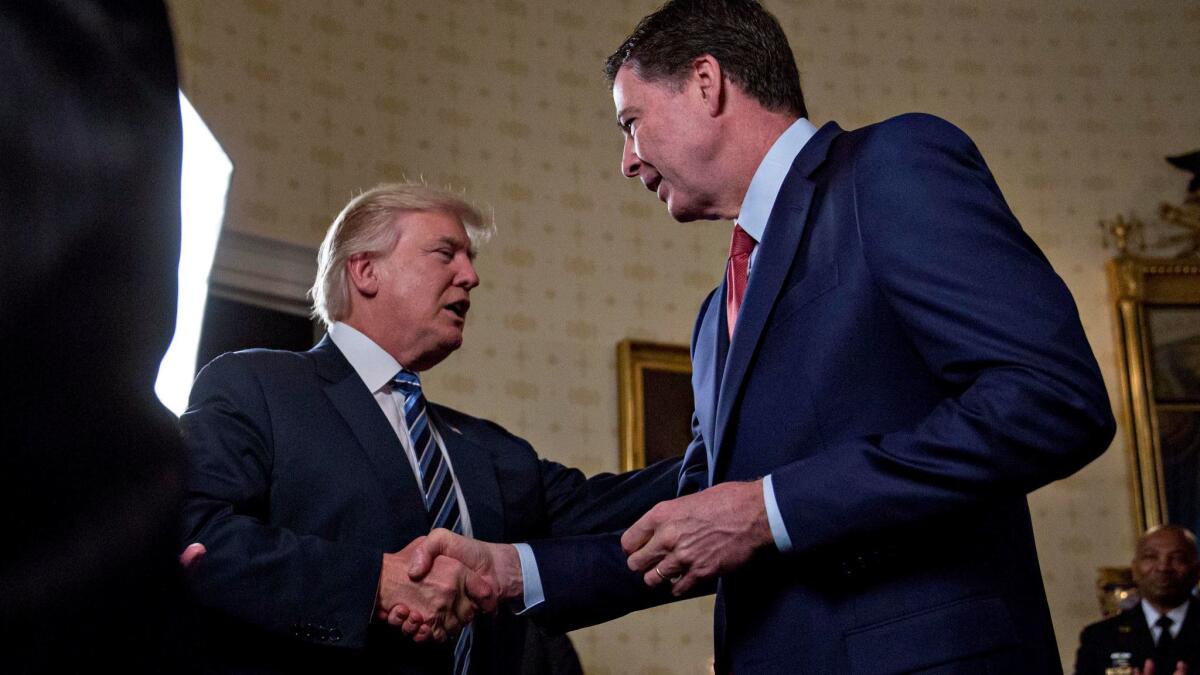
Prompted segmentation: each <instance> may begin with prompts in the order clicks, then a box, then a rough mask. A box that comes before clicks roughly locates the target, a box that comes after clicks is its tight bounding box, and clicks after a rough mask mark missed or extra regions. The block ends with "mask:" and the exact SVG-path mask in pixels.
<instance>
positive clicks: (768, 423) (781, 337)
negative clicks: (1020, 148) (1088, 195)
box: [418, 0, 1114, 675]
mask: <svg viewBox="0 0 1200 675" xmlns="http://www.w3.org/2000/svg"><path fill="white" fill-rule="evenodd" d="M608 75H609V77H610V78H611V81H612V85H613V98H614V101H615V104H616V112H617V121H618V123H619V124H620V126H621V130H622V132H623V133H624V138H625V145H624V151H623V156H622V172H623V173H624V174H625V175H626V176H628V177H630V178H638V179H640V180H641V181H642V182H643V184H644V185H645V186H646V188H647V189H649V190H651V191H652V192H654V193H655V194H656V195H657V196H658V197H659V199H661V200H662V201H664V202H666V205H667V209H668V211H669V212H670V213H671V215H672V216H673V217H674V218H676V219H677V220H680V221H693V220H705V219H709V220H716V219H730V220H736V222H737V226H736V227H735V228H734V234H733V242H732V246H731V249H732V250H731V255H730V261H729V263H728V267H727V270H726V272H727V274H726V281H725V282H724V283H722V284H721V285H720V286H719V287H718V288H716V289H715V290H714V291H713V292H712V293H711V294H710V295H709V296H708V297H707V298H706V299H705V300H704V302H703V304H702V305H701V308H700V314H699V317H698V319H697V322H696V326H695V331H694V333H693V338H692V363H693V377H692V383H693V387H694V395H695V404H696V410H695V418H694V424H693V427H694V440H693V442H692V443H691V445H690V446H689V447H688V449H687V455H686V459H685V466H684V470H683V471H682V473H681V476H680V489H681V493H687V492H689V491H691V490H694V489H696V488H707V489H704V490H703V491H700V492H698V493H695V494H688V495H685V496H682V497H681V498H679V499H676V500H672V501H669V502H666V503H663V504H659V505H658V506H657V507H655V508H654V509H652V510H651V511H650V512H649V513H648V514H647V515H646V516H645V517H643V518H642V519H641V520H640V521H639V522H638V523H636V524H635V525H634V526H633V527H631V528H630V529H629V530H628V531H627V532H626V533H625V534H624V536H623V537H622V538H621V539H620V541H618V539H617V538H616V537H613V536H609V537H597V538H593V539H585V540H582V541H581V540H572V541H560V542H541V543H534V544H533V546H532V552H533V557H534V558H535V559H536V562H537V566H538V568H539V570H540V578H539V580H538V581H539V582H540V583H539V585H540V589H539V590H540V593H541V595H542V596H543V597H544V602H542V603H541V604H540V605H538V606H537V607H536V608H534V610H533V611H534V612H536V613H538V614H539V615H540V616H542V617H543V618H544V619H545V620H547V621H559V622H563V623H564V624H567V625H573V624H577V623H580V622H585V621H588V622H590V621H597V620H602V619H605V618H608V617H611V616H614V615H616V614H619V613H622V612H625V611H628V610H629V609H630V608H633V607H637V606H641V605H644V604H646V602H648V601H653V598H652V592H651V593H648V592H647V591H646V588H645V586H647V585H648V586H651V587H672V591H673V592H674V593H675V594H676V595H683V594H687V593H691V592H694V591H695V590H696V589H699V588H702V587H704V586H706V585H708V584H711V583H712V582H714V581H717V582H718V583H717V603H716V617H715V624H716V625H715V637H716V642H717V644H716V657H717V668H718V671H719V672H729V671H730V670H732V671H733V672H736V673H780V672H811V673H871V674H874V675H878V674H886V673H906V672H915V671H921V672H938V673H959V672H962V673H966V672H971V673H977V672H1004V673H1016V672H1020V673H1057V672H1060V671H1061V665H1060V663H1059V659H1058V650H1057V647H1056V645H1055V640H1054V633H1053V630H1052V628H1051V622H1050V615H1049V611H1048V608H1047V605H1046V599H1045V594H1044V591H1043V588H1042V582H1041V575H1040V572H1039V569H1038V563H1037V554H1036V551H1035V549H1034V540H1033V533H1032V530H1031V526H1030V517H1029V509H1028V506H1027V504H1026V494H1027V493H1028V492H1029V491H1031V490H1034V489H1036V488H1038V487H1040V486H1042V485H1045V484H1046V483H1048V482H1050V481H1053V480H1057V479H1060V478H1063V477H1065V476H1068V475H1070V474H1071V473H1073V472H1074V471H1076V470H1077V469H1079V468H1080V467H1081V466H1083V465H1084V464H1086V463H1087V462H1089V461H1090V460H1092V459H1093V458H1095V457H1096V456H1097V455H1098V454H1100V453H1101V452H1102V451H1103V450H1104V449H1105V448H1106V447H1107V445H1108V442H1109V441H1110V440H1111V437H1112V434H1113V430H1114V424H1113V420H1112V415H1111V411H1110V408H1109V403H1108V397H1107V394H1106V392H1105V389H1104V384H1103V381H1102V380H1101V377H1100V373H1099V371H1098V368H1097V366H1096V362H1095V359H1094V357H1093V355H1092V352H1091V349H1090V348H1089V346H1088V343H1087V340H1086V339H1085V337H1084V334H1083V330H1082V327H1081V326H1080V323H1079V318H1078V314H1077V312H1076V309H1075V305H1074V302H1073V300H1072V298H1071V295H1070V293H1069V292H1068V291H1067V288H1066V286H1065V285H1064V284H1063V282H1062V280H1061V279H1060V278H1059V277H1058V276H1057V275H1056V274H1055V273H1054V270H1053V269H1051V267H1050V265H1049V263H1048V262H1047V261H1046V258H1045V257H1044V256H1043V255H1042V253H1041V251H1039V250H1038V248H1037V247H1036V246H1035V245H1034V243H1033V242H1032V241H1031V240H1030V239H1029V237H1028V236H1027V235H1026V234H1025V233H1024V232H1023V231H1022V230H1021V227H1020V225H1019V224H1018V223H1017V221H1016V219H1015V218H1014V217H1013V214H1012V213H1011V212H1010V210H1009V209H1008V206H1007V205H1006V204H1005V202H1004V199H1003V197H1002V196H1001V194H1000V189H999V188H998V187H997V185H996V183H995V181H994V180H993V178H992V175H991V173H990V172H989V171H988V169H987V166H986V165H985V163H984V161H983V158H982V157H981V156H980V154H979V152H978V150H977V149H976V148H975V146H974V145H973V144H972V143H971V141H970V139H969V138H967V136H966V135H964V134H963V133H962V132H961V131H959V130H958V129H956V128H955V127H953V126H951V125H950V124H948V123H946V122H944V121H942V120H940V119H937V118H934V117H930V116H927V115H906V116H902V117H898V118H895V119H891V120H888V121H885V122H882V123H880V124H876V125H872V126H868V127H865V128H863V129H858V130H853V131H843V130H842V129H840V128H839V127H838V126H837V125H836V124H834V123H828V124H825V125H824V126H823V127H820V128H817V127H815V126H813V125H812V124H811V123H809V121H808V120H807V119H806V115H807V112H806V109H805V106H804V100H803V96H802V95H801V90H800V83H799V77H798V75H797V70H796V65H795V62H794V58H793V56H792V52H791V48H790V47H789V45H788V43H787V39H786V37H785V36H784V34H783V31H782V29H781V28H780V26H779V24H778V22H777V21H776V20H775V19H774V17H772V16H771V15H770V14H768V13H767V12H766V11H765V10H764V9H763V8H762V7H761V6H760V5H759V4H758V3H757V2H752V1H750V0H673V1H672V2H668V3H667V4H666V5H664V6H663V7H662V8H661V9H659V10H658V11H656V12H655V13H653V14H651V15H649V16H648V17H646V18H645V19H643V21H642V22H641V23H640V24H639V25H638V26H637V28H636V29H635V30H634V32H633V34H632V35H631V36H630V37H629V38H628V39H627V40H626V41H625V43H624V44H623V45H621V47H620V48H619V49H618V50H617V51H616V53H615V54H613V56H612V57H610V59H609V61H608ZM947 533H954V535H953V536H947ZM428 543H429V546H428V547H427V548H426V549H424V550H422V551H421V552H419V554H418V560H419V561H421V562H422V563H423V562H424V560H425V556H427V555H430V554H432V553H437V552H439V551H449V552H450V553H451V554H457V555H459V556H461V557H462V558H464V559H466V560H468V562H470V563H471V564H472V565H473V566H475V567H476V568H477V569H482V570H484V571H485V574H488V575H491V574H492V572H491V571H490V570H489V569H488V566H487V562H488V554H489V553H493V552H489V551H487V550H485V548H484V547H479V546H468V545H465V544H464V543H463V542H461V541H457V540H453V539H452V538H451V537H449V536H445V535H443V534H440V533H439V535H438V536H437V537H433V538H431V541H430V542H428ZM496 554H497V555H506V553H504V552H498V553H496ZM626 554H628V559H627V560H626ZM492 557H493V558H494V557H495V556H492ZM627 564H628V567H629V568H630V569H632V570H633V572H634V573H633V574H632V575H630V574H629V571H630V570H629V569H626V565H627ZM622 571H623V572H624V573H625V574H624V576H622ZM529 581H530V580H529V579H526V580H525V582H526V585H528V582H529ZM526 600H527V601H528V600H529V598H528V597H527V598H526Z"/></svg>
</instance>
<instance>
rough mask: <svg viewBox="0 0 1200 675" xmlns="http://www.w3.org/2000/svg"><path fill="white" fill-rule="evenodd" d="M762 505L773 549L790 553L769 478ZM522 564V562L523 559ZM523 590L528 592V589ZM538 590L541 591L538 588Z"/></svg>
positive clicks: (765, 483) (764, 484) (788, 537)
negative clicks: (773, 545) (764, 506)
mask: <svg viewBox="0 0 1200 675" xmlns="http://www.w3.org/2000/svg"><path fill="white" fill-rule="evenodd" d="M763 503H764V504H766V507H767V523H769V524H770V525H771V536H772V537H774V538H775V547H776V548H778V549H779V552H780V553H789V552H791V550H792V538H791V537H790V536H788V531H787V525H784V524H783V514H782V513H780V512H779V503H778V502H776V501H775V487H774V485H772V484H771V476H767V477H766V478H764V479H763ZM522 562H524V560H523V559H522ZM535 569H536V568H535ZM525 588H526V592H528V588H529V587H528V586H526V587H525ZM538 590H541V589H540V587H539V589H538Z"/></svg>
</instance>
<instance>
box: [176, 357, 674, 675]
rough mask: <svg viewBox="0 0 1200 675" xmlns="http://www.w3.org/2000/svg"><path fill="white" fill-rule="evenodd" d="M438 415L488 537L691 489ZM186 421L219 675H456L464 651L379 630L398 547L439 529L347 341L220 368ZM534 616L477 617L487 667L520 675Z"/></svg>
mask: <svg viewBox="0 0 1200 675" xmlns="http://www.w3.org/2000/svg"><path fill="white" fill-rule="evenodd" d="M430 415H431V417H432V418H433V419H434V421H435V423H436V424H437V426H438V429H439V431H440V432H441V435H442V438H443V441H444V442H445V445H446V451H447V452H448V453H449V455H450V457H451V461H452V462H453V466H454V470H455V473H456V475H457V478H458V481H459V483H460V485H461V487H462V490H463V494H464V497H465V499H466V502H467V507H468V510H469V512H470V518H471V525H472V528H473V531H474V536H475V537H476V538H478V539H481V540H486V541H524V540H527V539H532V538H538V537H550V536H562V535H571V534H580V533H583V532H605V531H612V530H615V529H619V528H620V527H623V526H627V525H628V524H629V523H631V522H632V521H633V520H634V519H636V518H637V517H638V516H640V515H641V513H642V512H644V511H645V510H646V509H647V508H649V506H651V505H652V504H654V503H655V502H657V501H659V500H661V499H663V498H667V497H670V496H671V495H672V494H673V493H674V489H675V487H674V485H675V473H676V472H677V470H678V461H677V460H676V461H674V462H671V461H668V462H666V463H662V464H659V465H655V466H654V467H652V468H650V469H648V470H647V471H645V472H641V473H638V474H634V475H629V476H624V477H623V476H614V475H607V474H606V475H600V476H597V477H594V478H592V479H590V480H586V479H585V478H584V476H583V474H581V473H580V472H579V471H577V470H575V469H569V468H567V467H564V466H561V465H559V464H556V463H554V462H549V461H546V460H541V459H539V458H538V457H537V455H536V454H535V453H534V451H533V449H532V448H531V447H530V446H529V444H528V443H526V442H525V441H523V440H521V439H520V438H517V437H515V436H513V435H512V434H509V433H508V432H507V431H505V430H504V429H502V428H501V427H499V426H498V425H496V424H493V423H491V422H488V421H486V420H482V419H478V418H474V417H470V416H468V415H464V414H462V413H459V412H456V411H454V410H451V409H449V408H445V407H442V406H438V405H434V404H431V405H430ZM182 425H183V430H184V439H185V442H186V444H187V446H188V450H189V453H190V461H191V467H192V471H191V476H190V480H189V486H188V495H187V500H186V505H185V517H184V520H185V541H186V542H191V541H199V542H203V543H204V544H205V545H206V546H207V547H208V554H207V555H206V556H205V557H204V558H203V559H202V560H201V562H200V563H199V565H198V566H197V567H196V569H195V570H194V572H193V574H192V581H193V584H192V585H193V590H194V592H195V595H196V597H197V599H198V602H200V603H201V604H202V605H204V606H205V607H206V608H208V610H209V614H210V616H209V621H208V622H207V623H208V635H207V636H206V641H207V643H208V644H207V645H206V648H207V651H208V652H210V653H211V654H212V655H213V661H214V664H213V665H212V669H213V670H217V671H228V672H358V671H363V672H365V671H368V670H378V669H379V668H385V669H386V672H398V673H437V672H442V673H448V672H449V669H450V664H449V660H448V654H449V646H448V645H438V646H427V645H417V644H415V643H413V642H412V641H410V640H408V639H407V638H405V637H404V636H402V635H400V634H399V633H397V632H396V631H393V630H391V629H389V628H388V627H386V626H383V625H379V624H376V623H373V622H372V620H371V619H372V617H373V614H374V603H375V591H376V586H377V584H378V580H379V572H380V565H381V562H382V556H383V553H384V552H385V551H388V552H390V551H396V550H399V549H401V548H403V547H404V546H405V545H407V544H408V543H409V542H410V541H412V540H413V539H414V538H416V537H419V536H421V535H424V534H426V533H428V532H429V529H430V525H431V521H430V517H429V514H428V512H427V511H426V510H425V507H424V505H423V503H422V501H421V497H420V492H419V488H418V486H417V482H416V478H415V477H414V476H413V474H412V470H411V468H410V466H409V463H408V461H407V459H406V458H405V454H404V450H403V447H402V446H401V444H400V441H399V439H398V438H397V437H396V434H395V432H394V431H393V429H392V427H391V426H390V424H389V423H388V421H387V419H386V418H385V417H384V416H383V414H382V412H381V411H380V410H379V405H378V404H377V403H376V402H375V399H374V398H373V396H372V395H371V393H370V392H369V391H368V390H367V387H366V386H365V385H364V384H363V382H362V380H361V379H360V378H359V377H358V375H357V373H356V372H355V371H354V369H353V367H352V366H351V365H350V363H349V362H348V361H347V360H346V358H345V357H344V356H343V355H342V353H341V352H340V351H339V350H338V349H337V347H336V346H335V345H334V344H333V342H332V341H330V340H329V339H328V338H326V339H324V340H323V341H322V342H321V343H320V344H318V345H317V346H316V347H314V348H313V349H312V350H310V351H308V352H303V353H295V352H282V351H267V350H252V351H247V352H238V353H234V354H226V355H224V356H221V357H219V358H217V359H216V360H214V361H213V362H212V363H211V364H209V365H208V366H207V367H205V368H204V370H203V371H201V373H200V375H199V376H198V377H197V379H196V383H195V385H194V387H193V389H192V394H191V401H190V405H189V408H188V411H187V413H186V414H185V415H184V416H183V418H182ZM525 622H526V620H525V619H521V618H519V617H513V616H511V615H505V614H504V613H501V615H500V616H499V617H497V618H495V619H492V618H484V619H481V620H480V621H479V622H477V625H478V626H479V628H478V629H477V631H476V635H475V642H474V646H473V648H472V670H473V672H475V673H488V672H495V673H506V672H518V671H519V670H520V667H519V664H520V661H521V646H522V645H523V644H524V642H525V639H524V627H525V625H526V624H525Z"/></svg>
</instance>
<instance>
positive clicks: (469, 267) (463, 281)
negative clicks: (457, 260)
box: [455, 258, 479, 291]
mask: <svg viewBox="0 0 1200 675" xmlns="http://www.w3.org/2000/svg"><path fill="white" fill-rule="evenodd" d="M455 285H457V286H460V287H461V288H464V289H466V290H468V291H469V290H471V289H472V288H475V287H476V286H478V285H479V274H478V273H477V272H476V271H475V264H474V263H472V262H471V259H470V258H465V259H464V260H463V264H462V268H461V269H460V270H459V271H458V278H457V279H455Z"/></svg>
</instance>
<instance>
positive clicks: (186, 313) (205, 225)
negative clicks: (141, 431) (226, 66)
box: [154, 92, 233, 415]
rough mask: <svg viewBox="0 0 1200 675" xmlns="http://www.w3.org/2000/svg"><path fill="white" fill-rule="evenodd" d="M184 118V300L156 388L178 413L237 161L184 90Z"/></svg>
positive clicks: (190, 371)
mask: <svg viewBox="0 0 1200 675" xmlns="http://www.w3.org/2000/svg"><path fill="white" fill-rule="evenodd" d="M179 109H180V113H181V115H182V118H183V177H182V180H181V181H180V183H181V185H180V207H181V212H182V213H181V215H182V217H183V218H182V220H183V235H182V241H181V247H180V248H181V250H180V255H179V302H178V305H177V307H176V312H175V336H174V337H173V338H172V339H171V346H170V347H169V348H168V349H167V353H166V356H164V357H163V360H162V363H161V364H160V365H159V368H158V380H157V381H156V382H155V383H154V392H155V393H156V394H158V399H159V400H160V401H162V402H163V405H165V406H167V408H169V409H170V410H171V412H173V413H175V414H176V415H181V414H183V411H184V409H186V408H187V398H188V392H189V391H191V389H192V380H193V379H194V378H195V377H196V353H197V350H198V349H199V348H200V328H201V325H202V324H203V322H204V303H205V301H206V300H207V298H208V275H209V272H210V271H211V270H212V263H213V256H214V255H215V254H216V251H217V238H218V237H219V236H220V234H221V221H222V219H223V218H224V217H225V197H226V195H227V194H228V192H229V178H230V176H231V175H232V174H233V162H231V161H230V160H229V156H228V155H226V154H225V151H224V150H222V149H221V144H220V143H218V142H217V139H216V137H214V136H213V135H212V132H211V131H209V130H208V126H206V125H205V124H204V121H203V120H201V119H200V115H199V114H198V113H197V112H196V110H195V108H193V107H192V104H191V103H189V102H188V100H187V98H186V97H184V95H183V92H180V93H179Z"/></svg>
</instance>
